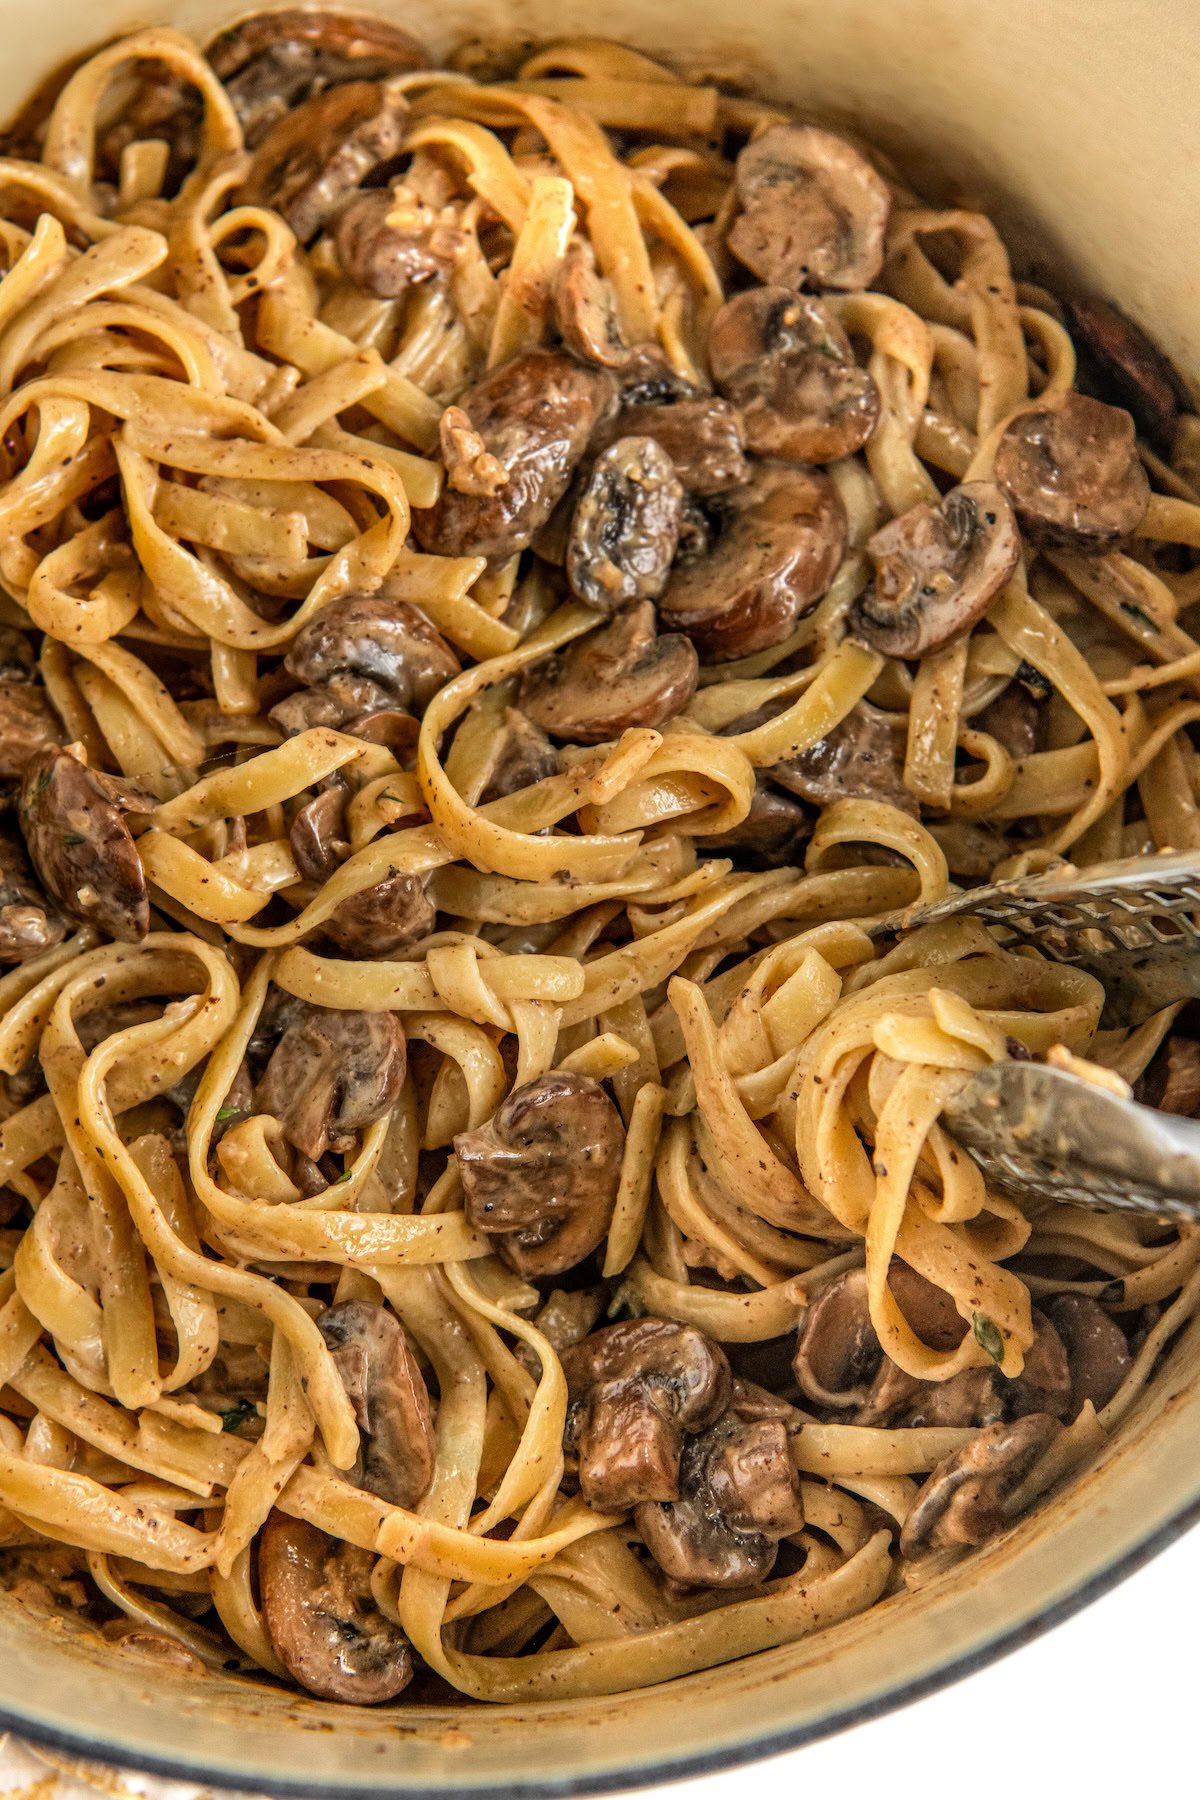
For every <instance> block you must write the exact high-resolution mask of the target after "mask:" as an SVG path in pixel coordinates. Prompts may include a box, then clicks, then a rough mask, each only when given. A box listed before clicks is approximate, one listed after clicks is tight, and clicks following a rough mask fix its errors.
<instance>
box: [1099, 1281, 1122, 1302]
mask: <svg viewBox="0 0 1200 1800" xmlns="http://www.w3.org/2000/svg"><path fill="white" fill-rule="evenodd" d="M1100 1304H1101V1305H1102V1306H1123V1305H1124V1304H1125V1283H1124V1282H1123V1281H1106V1282H1105V1284H1104V1286H1103V1287H1102V1288H1101V1289H1100Z"/></svg>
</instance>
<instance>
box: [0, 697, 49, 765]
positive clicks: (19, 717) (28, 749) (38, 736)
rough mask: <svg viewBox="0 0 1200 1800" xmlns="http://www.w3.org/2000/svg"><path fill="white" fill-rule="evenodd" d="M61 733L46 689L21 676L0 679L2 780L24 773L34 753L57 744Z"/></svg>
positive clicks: (0, 757)
mask: <svg viewBox="0 0 1200 1800" xmlns="http://www.w3.org/2000/svg"><path fill="white" fill-rule="evenodd" d="M62 735H63V728H62V723H61V721H60V719H59V716H58V714H57V713H56V712H55V710H54V708H53V706H51V704H50V699H49V696H48V695H47V693H46V690H45V688H42V687H37V686H35V684H34V683H33V682H32V681H24V680H21V679H20V678H18V679H17V680H15V681H0V780H9V781H11V780H13V779H14V778H15V777H16V776H18V775H21V774H22V773H23V772H24V769H25V765H26V763H27V762H28V761H29V759H30V757H31V756H34V755H36V754H37V752H38V751H39V750H48V749H49V748H50V747H51V746H52V745H57V743H58V742H59V739H60V738H61V737H62Z"/></svg>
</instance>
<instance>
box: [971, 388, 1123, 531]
mask: <svg viewBox="0 0 1200 1800" xmlns="http://www.w3.org/2000/svg"><path fill="white" fill-rule="evenodd" d="M995 476H996V481H997V483H998V484H999V486H1000V487H1001V488H1002V489H1003V490H1004V492H1005V494H1006V495H1007V497H1008V499H1009V501H1010V502H1011V504H1012V506H1013V508H1014V510H1015V511H1016V514H1017V518H1018V519H1019V520H1020V522H1021V526H1022V528H1023V529H1024V530H1025V531H1027V532H1028V533H1029V536H1030V537H1031V538H1032V539H1033V541H1034V542H1035V543H1038V544H1049V545H1056V544H1057V545H1060V546H1063V547H1065V548H1067V549H1071V550H1077V551H1085V552H1086V551H1092V552H1095V553H1097V554H1098V553H1100V552H1101V551H1104V550H1111V549H1113V548H1114V547H1115V546H1116V545H1118V544H1121V543H1123V542H1124V540H1125V539H1126V538H1128V537H1130V536H1132V534H1133V533H1134V532H1135V531H1136V530H1137V527H1138V526H1139V524H1140V523H1141V521H1142V516H1143V514H1144V513H1145V511H1146V507H1147V506H1148V504H1149V501H1150V483H1149V480H1148V479H1147V476H1146V471H1145V469H1144V468H1143V467H1142V464H1141V461H1140V459H1139V457H1138V453H1137V445H1136V442H1135V439H1134V431H1133V420H1132V419H1131V418H1130V416H1129V414H1128V413H1127V412H1123V411H1122V410H1121V408H1120V407H1116V406H1105V404H1104V402H1103V401H1102V400H1091V399H1089V398H1088V396H1087V395H1086V394H1075V393H1071V394H1067V395H1065V396H1064V397H1063V398H1062V399H1061V400H1060V401H1058V402H1057V404H1055V405H1053V406H1046V407H1037V408H1035V409H1034V410H1033V411H1032V412H1023V413H1019V414H1018V415H1017V417H1016V418H1015V419H1014V420H1013V421H1012V423H1011V424H1010V425H1009V426H1008V427H1007V428H1006V430H1005V432H1004V434H1003V436H1002V437H1001V439H1000V443H999V445H998V447H997V450H996V462H995Z"/></svg>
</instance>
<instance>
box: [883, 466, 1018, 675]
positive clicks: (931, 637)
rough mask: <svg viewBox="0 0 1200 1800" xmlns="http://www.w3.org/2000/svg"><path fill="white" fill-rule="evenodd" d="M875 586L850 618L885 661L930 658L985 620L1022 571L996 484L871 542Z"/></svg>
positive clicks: (972, 485) (886, 529)
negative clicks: (1004, 589)
mask: <svg viewBox="0 0 1200 1800" xmlns="http://www.w3.org/2000/svg"><path fill="white" fill-rule="evenodd" d="M867 554H868V556H869V557H870V558H871V561H872V562H873V563H874V565H875V580H874V583H873V585H872V586H871V587H869V588H868V589H867V592H866V593H865V594H864V595H863V596H862V598H861V599H860V600H859V601H858V603H857V605H856V606H855V608H854V611H853V613H852V614H851V623H852V625H853V628H854V630H855V631H856V632H857V633H858V635H859V636H860V637H862V638H865V639H866V641H867V643H868V644H870V646H871V648H872V649H873V650H880V651H882V652H883V654H884V655H885V656H901V657H917V656H929V655H931V654H932V652H933V651H935V650H940V649H941V647H942V645H943V644H948V643H950V642H951V641H952V640H953V639H954V638H956V637H961V636H962V635H963V633H964V632H966V631H970V629H971V627H972V626H973V625H977V624H978V622H979V620H980V619H982V617H983V615H984V614H985V613H986V611H987V609H988V607H989V606H990V605H991V603H992V601H993V600H994V599H995V598H996V595H997V594H998V593H999V592H1000V589H1001V588H1002V587H1003V586H1004V584H1005V582H1006V581H1007V580H1008V578H1009V576H1010V575H1011V574H1012V572H1013V570H1014V569H1015V568H1016V566H1017V560H1018V558H1019V557H1020V554H1021V538H1020V533H1019V532H1018V530H1017V521H1016V519H1015V518H1014V517H1013V513H1012V508H1011V507H1010V506H1009V504H1008V501H1007V500H1006V499H1005V498H1004V495H1003V494H1002V493H1001V492H1000V490H999V488H997V487H994V486H993V485H992V483H991V482H990V481H968V482H965V483H964V484H963V486H962V487H956V488H951V490H950V492H949V493H948V494H947V495H946V497H945V499H944V500H942V501H941V502H940V503H939V504H938V505H937V506H926V505H923V504H922V505H920V506H914V507H912V508H910V510H909V511H908V512H906V513H901V515H900V517H899V518H898V519H892V520H891V521H890V522H889V523H888V524H887V525H884V526H883V527H882V528H881V529H880V530H879V531H877V532H876V533H875V535H874V536H873V537H871V538H869V539H868V540H867Z"/></svg>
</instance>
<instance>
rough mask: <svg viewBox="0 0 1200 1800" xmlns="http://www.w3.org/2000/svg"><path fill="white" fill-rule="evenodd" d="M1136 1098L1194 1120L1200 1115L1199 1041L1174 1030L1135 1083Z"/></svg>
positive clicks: (1134, 1094)
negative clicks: (1182, 1035)
mask: <svg viewBox="0 0 1200 1800" xmlns="http://www.w3.org/2000/svg"><path fill="white" fill-rule="evenodd" d="M1133 1097H1134V1099H1135V1100H1140V1101H1141V1102H1142V1104H1143V1106H1156V1107H1157V1108H1158V1110H1159V1111H1160V1112H1166V1113H1174V1114H1175V1115H1176V1117H1177V1118H1181V1119H1194V1118H1195V1117H1196V1116H1197V1114H1200V1044H1197V1043H1196V1041H1195V1039H1194V1038H1185V1037H1180V1036H1179V1034H1178V1033H1177V1032H1172V1033H1171V1035H1170V1037H1169V1038H1168V1039H1167V1041H1166V1043H1165V1044H1164V1045H1163V1047H1162V1049H1161V1050H1160V1051H1159V1053H1158V1055H1157V1056H1156V1057H1155V1058H1154V1060H1153V1062H1151V1064H1150V1066H1149V1068H1148V1069H1146V1070H1145V1072H1144V1073H1143V1074H1142V1075H1141V1076H1139V1078H1138V1080H1137V1082H1136V1083H1135V1084H1134V1089H1133Z"/></svg>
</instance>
